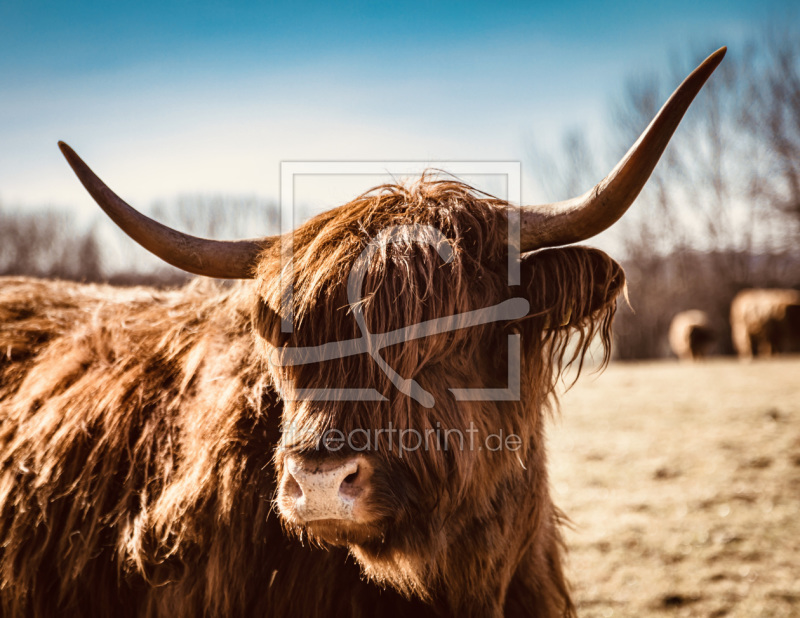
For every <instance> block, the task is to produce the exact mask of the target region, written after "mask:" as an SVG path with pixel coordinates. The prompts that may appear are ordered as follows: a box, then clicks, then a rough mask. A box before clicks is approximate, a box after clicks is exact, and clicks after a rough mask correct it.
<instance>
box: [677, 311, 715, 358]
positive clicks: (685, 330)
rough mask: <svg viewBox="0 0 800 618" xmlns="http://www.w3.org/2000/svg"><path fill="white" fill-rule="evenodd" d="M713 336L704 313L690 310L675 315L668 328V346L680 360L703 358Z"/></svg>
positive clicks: (712, 342)
mask: <svg viewBox="0 0 800 618" xmlns="http://www.w3.org/2000/svg"><path fill="white" fill-rule="evenodd" d="M714 339H715V334H714V329H713V328H711V320H709V317H708V314H707V313H706V312H705V311H700V310H699V309H690V310H688V311H681V312H680V313H677V314H675V317H674V318H672V322H671V323H670V326H669V345H670V347H671V348H672V351H673V352H674V353H675V356H677V357H678V358H679V359H681V360H699V359H701V358H705V356H706V355H707V354H708V352H709V350H710V349H711V346H712V345H713V344H714Z"/></svg>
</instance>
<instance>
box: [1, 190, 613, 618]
mask: <svg viewBox="0 0 800 618" xmlns="http://www.w3.org/2000/svg"><path fill="white" fill-rule="evenodd" d="M506 208H507V204H506V203H505V202H502V201H500V200H497V199H494V198H488V197H487V196H484V195H482V194H479V193H477V192H475V191H474V190H472V189H470V188H469V187H466V186H465V185H462V184H460V183H458V182H454V181H431V180H427V179H423V181H421V182H420V183H418V184H416V185H414V186H412V187H410V188H405V187H398V186H387V187H381V188H379V189H378V190H376V191H374V192H372V193H370V194H367V195H365V196H362V197H360V198H358V199H356V200H354V201H353V202H351V203H349V204H347V205H345V206H342V207H340V208H337V209H334V210H332V211H330V212H328V213H326V214H323V215H321V216H319V217H317V218H315V219H313V220H312V221H310V222H308V223H306V224H304V225H303V226H301V227H300V228H299V229H298V230H297V231H296V232H295V235H294V248H295V262H294V292H295V295H294V308H293V309H294V318H295V322H294V332H293V333H292V334H291V335H282V334H281V333H280V317H279V316H280V298H281V289H280V282H279V277H278V272H279V270H280V255H279V249H278V248H277V247H276V248H274V249H270V250H267V251H265V253H264V254H263V256H262V259H261V261H260V263H259V266H258V272H257V276H256V278H255V280H253V281H247V282H242V283H240V284H236V285H235V286H233V287H232V288H227V289H221V288H218V287H216V286H214V285H212V284H208V283H200V282H197V283H193V284H191V285H189V286H188V287H186V288H184V289H182V290H178V291H173V292H157V291H154V290H149V289H144V288H139V289H131V290H120V289H113V288H110V287H102V286H88V285H78V284H71V283H64V282H44V281H38V280H31V279H5V280H3V281H2V283H0V351H2V356H0V380H2V382H1V383H0V419H1V421H2V428H1V430H0V611H1V612H2V615H4V616H52V615H55V614H59V615H76V616H77V615H81V616H93V615H97V616H107V615H131V616H133V615H145V616H169V617H170V618H177V617H179V616H199V615H208V616H234V615H267V616H395V615H396V616H401V615H411V614H413V615H417V616H424V615H439V616H455V615H458V616H468V615H469V616H503V615H506V616H571V615H573V614H574V610H573V606H572V603H571V601H570V598H569V593H568V587H567V584H566V582H565V580H564V576H563V572H562V567H561V561H562V558H561V556H562V543H561V536H560V532H559V524H560V520H561V516H560V513H559V511H558V510H557V508H556V507H555V506H554V505H553V503H552V501H551V499H550V495H549V490H548V479H547V470H546V456H545V452H544V421H545V417H546V411H547V409H548V407H549V402H551V401H552V398H553V390H554V386H555V383H556V381H557V380H558V377H559V375H560V374H561V369H562V367H563V366H564V364H565V363H570V362H573V361H576V360H578V361H580V360H582V357H583V355H584V354H585V352H586V350H587V348H588V346H589V344H590V341H591V340H592V338H593V337H594V336H595V335H596V334H599V335H600V337H601V340H602V342H603V344H604V345H605V346H606V350H607V346H608V342H609V337H610V323H611V318H612V315H613V311H614V307H615V298H616V296H617V295H618V294H619V292H620V291H621V290H622V289H623V287H624V278H623V275H622V271H621V269H620V267H619V266H618V265H617V264H616V263H615V262H614V261H612V260H611V259H610V258H609V257H608V256H606V255H605V254H603V253H602V252H600V251H596V250H592V249H585V248H580V247H572V248H565V249H554V250H548V251H542V252H538V253H534V254H528V255H526V256H524V258H523V263H522V285H520V286H518V287H516V288H509V287H508V285H507V283H506V278H507V274H506V260H507V254H506V246H505V238H506ZM403 224H427V225H432V226H434V227H436V228H437V229H439V230H441V232H442V233H443V234H444V235H445V236H446V237H447V238H448V239H449V240H450V242H451V244H452V246H453V249H454V254H455V259H454V260H452V261H451V262H450V263H448V264H444V263H442V261H441V259H440V258H439V257H438V255H437V254H436V253H435V251H434V250H433V249H432V248H430V247H427V246H424V245H420V244H418V243H415V242H413V240H412V239H410V238H409V239H406V242H401V243H399V244H392V245H385V246H383V247H382V248H381V250H380V251H379V252H378V253H377V255H376V256H375V257H374V259H373V260H372V262H371V263H370V264H369V266H368V269H367V272H366V276H365V279H364V289H363V298H364V299H365V300H364V302H363V309H364V316H365V318H366V321H367V324H368V325H369V329H370V331H371V332H373V333H379V332H386V331H389V330H393V329H396V328H399V327H402V326H407V325H410V324H415V323H418V322H420V321H423V320H428V319H431V318H435V317H442V316H449V315H453V314H457V313H461V312H465V311H469V310H472V309H477V308H481V307H486V306H489V305H492V304H495V303H497V302H500V301H502V300H504V299H508V298H513V297H516V296H523V297H525V298H527V299H528V300H529V301H530V305H531V311H530V314H529V316H528V317H527V318H525V319H523V320H519V321H517V322H515V323H510V324H509V323H493V324H487V325H484V326H479V327H472V328H468V329H463V330H459V331H454V332H450V333H446V334H440V335H436V336H431V337H427V338H422V339H417V340H414V341H411V342H408V343H405V344H403V345H397V346H394V347H392V348H389V349H385V350H383V357H384V359H385V360H386V361H387V362H388V363H389V364H390V365H391V366H392V367H393V368H394V369H395V370H396V371H397V372H398V373H399V374H400V375H402V376H403V377H405V378H412V377H413V378H414V379H416V380H417V381H418V382H419V383H420V384H421V385H422V386H423V387H424V388H425V389H426V390H428V391H430V392H431V393H432V394H433V395H434V396H435V399H436V405H435V406H434V407H433V408H430V409H427V408H423V407H422V406H420V405H419V404H417V403H416V402H414V401H413V400H411V399H410V398H408V397H406V396H405V395H403V394H402V393H399V392H398V391H397V390H395V389H394V387H392V386H391V384H390V383H389V382H388V380H387V379H386V377H385V376H384V374H383V373H381V372H380V371H378V370H377V367H376V366H375V363H374V361H372V360H371V359H370V358H369V357H368V356H367V355H360V356H353V357H348V358H344V359H340V360H337V361H327V362H323V363H317V364H313V365H302V366H296V367H284V368H279V367H275V366H272V365H271V364H270V362H269V359H270V355H271V354H272V352H273V351H274V350H275V349H276V348H280V347H282V346H286V345H291V346H307V345H317V344H320V343H325V342H330V341H341V340H345V339H350V338H354V337H358V336H359V331H358V329H357V327H356V325H355V322H354V320H353V318H352V316H351V315H350V314H349V308H348V306H347V299H346V286H347V277H348V275H349V272H350V268H351V266H352V265H353V263H354V261H355V259H356V258H357V256H358V255H359V254H360V252H361V251H362V250H363V248H364V247H365V246H366V243H368V242H369V241H370V238H372V237H374V236H376V235H377V234H378V233H379V232H380V231H381V230H382V229H386V228H387V227H389V226H396V225H403ZM510 333H518V334H520V335H521V337H522V396H521V399H520V401H503V402H484V401H478V402H463V401H462V402H457V401H455V400H454V399H453V397H452V395H451V394H450V392H449V391H448V389H449V388H456V387H471V388H476V387H493V388H498V387H499V388H502V387H504V386H505V380H506V376H505V368H506V357H505V352H504V350H505V349H506V347H505V346H506V341H507V339H508V335H509V334H510ZM574 334H577V338H575V337H573V338H572V341H571V342H569V341H568V340H569V339H570V335H574ZM568 343H571V344H570V345H569V346H568ZM314 386H322V387H336V386H347V387H361V386H371V387H373V388H376V389H378V390H379V391H381V392H382V393H383V394H384V395H385V396H386V398H387V401H385V402H308V401H302V402H296V401H289V399H291V397H290V395H291V393H292V392H293V389H296V388H310V387H314ZM278 393H282V394H283V395H284V396H286V397H287V401H285V402H282V401H281V400H280V399H279V397H278ZM389 422H391V423H392V424H393V426H394V427H396V428H398V429H401V428H415V429H417V430H419V431H424V430H425V429H433V428H437V427H439V428H445V429H447V428H459V429H462V430H464V429H466V428H468V427H470V426H471V425H472V426H474V427H476V428H477V430H478V434H477V435H478V437H477V438H476V440H480V439H483V438H484V437H485V436H488V435H489V434H497V433H499V432H500V431H501V430H502V431H503V433H504V435H508V434H509V433H515V434H517V435H518V436H520V437H521V438H522V444H523V447H522V449H521V450H519V451H516V452H513V451H510V450H500V451H497V452H490V451H487V450H486V449H483V450H478V449H477V448H476V449H469V448H467V449H456V448H451V449H448V450H443V449H431V450H427V451H422V450H420V451H416V452H407V453H405V454H404V455H403V456H402V457H400V456H398V453H397V452H395V451H393V450H391V449H387V448H385V445H376V446H375V448H372V449H371V450H369V451H368V452H366V454H367V455H368V456H369V457H370V458H371V460H372V461H373V462H374V465H375V468H376V474H375V476H374V478H373V481H372V482H373V484H374V489H375V490H376V491H373V492H372V495H375V496H376V498H375V499H374V501H373V502H374V503H372V504H370V509H371V512H372V513H374V514H375V515H376V518H377V522H378V523H377V524H376V526H375V530H373V531H371V532H370V534H365V535H363V536H362V537H360V538H356V537H354V538H351V539H350V540H349V542H347V540H346V539H345V541H344V542H342V543H336V542H335V540H334V541H332V540H331V539H330V538H323V537H322V536H314V535H312V538H311V539H310V540H311V541H312V543H311V546H308V544H306V543H305V539H306V538H308V537H307V536H306V535H305V533H306V532H308V531H304V530H303V529H301V528H298V527H296V526H293V525H289V524H285V525H282V524H281V522H280V520H279V517H278V515H277V514H276V512H275V511H274V510H273V509H272V499H273V495H274V491H275V487H276V479H277V478H280V475H281V473H282V470H283V466H284V460H285V456H286V454H287V453H294V454H296V455H299V456H303V457H320V456H327V455H326V453H320V451H319V449H318V445H319V437H320V435H321V434H322V433H323V432H324V430H325V429H328V428H337V429H340V430H342V431H344V432H347V431H349V430H352V429H357V428H362V429H363V428H376V427H384V426H386V424H388V423H389ZM276 446H279V448H277V449H276ZM284 528H287V529H288V532H289V533H290V534H289V535H288V536H287V534H286V532H287V530H284ZM318 544H321V545H325V546H326V548H325V549H319V548H317V547H316V545H318ZM348 554H349V557H348Z"/></svg>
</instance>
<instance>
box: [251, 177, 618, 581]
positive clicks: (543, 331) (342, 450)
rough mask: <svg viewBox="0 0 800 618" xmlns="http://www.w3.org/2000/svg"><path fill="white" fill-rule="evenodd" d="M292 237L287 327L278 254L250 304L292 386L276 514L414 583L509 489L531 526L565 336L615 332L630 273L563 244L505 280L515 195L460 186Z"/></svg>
mask: <svg viewBox="0 0 800 618" xmlns="http://www.w3.org/2000/svg"><path fill="white" fill-rule="evenodd" d="M387 230H389V231H388V232H387ZM371 242H372V243H373V244H372V246H371V247H370V243H371ZM294 247H295V255H294V286H293V287H294V289H293V292H294V302H293V306H292V311H293V322H294V323H293V330H292V333H291V334H283V333H281V319H280V315H281V311H282V309H281V299H282V291H281V283H280V281H279V278H277V277H275V276H274V273H275V272H277V269H276V268H275V264H272V263H270V262H271V261H273V260H278V259H279V258H278V256H277V252H276V253H275V254H274V255H272V257H269V256H268V257H267V259H265V263H264V264H263V265H262V268H263V270H264V273H265V276H263V277H262V278H260V296H259V304H258V308H257V310H256V325H257V332H258V334H259V336H260V337H261V338H262V340H263V342H264V344H265V345H264V353H265V354H266V355H267V357H268V359H269V365H270V371H271V373H272V376H273V378H274V381H275V384H276V386H277V388H278V389H279V391H280V392H281V394H282V395H283V398H284V412H283V439H282V442H281V444H280V448H279V449H278V450H277V454H276V463H277V474H278V477H279V491H278V496H277V505H278V508H279V511H280V514H281V516H282V518H283V520H284V522H285V523H286V525H287V528H288V529H289V530H291V531H294V532H296V533H298V534H302V535H308V536H309V537H310V538H311V539H314V540H316V541H318V542H320V543H326V544H347V545H350V546H351V548H352V549H353V551H354V553H355V554H356V555H357V556H358V557H359V559H360V560H361V561H362V563H363V564H364V566H365V567H366V568H367V571H368V572H370V573H371V574H372V575H374V576H376V577H380V578H381V579H383V580H387V581H389V582H391V583H393V584H395V585H397V586H398V587H400V588H406V589H409V588H410V589H413V590H415V591H418V592H419V591H420V586H422V585H423V584H422V583H421V582H424V581H431V579H435V577H432V576H435V574H436V571H437V569H438V568H440V567H441V562H442V561H443V560H445V558H446V555H447V551H448V546H449V545H450V544H451V543H453V542H454V540H455V539H458V538H461V537H462V536H463V535H464V534H469V532H466V531H468V530H469V529H470V527H472V526H475V525H476V521H480V519H481V518H486V517H491V516H492V514H493V513H495V512H496V510H497V509H498V508H504V507H502V505H501V502H502V501H504V500H507V499H508V494H509V492H511V495H512V496H513V493H514V492H519V498H520V499H519V500H517V501H516V503H517V505H518V508H519V510H520V512H519V513H513V514H510V515H509V517H512V518H514V517H519V519H520V522H522V521H526V520H527V519H529V518H530V516H531V512H530V511H531V510H532V509H534V508H536V504H535V502H536V501H535V500H531V499H529V498H530V495H531V494H536V493H537V492H539V493H540V494H541V495H540V496H539V497H540V498H541V499H543V500H544V499H546V491H545V490H544V489H543V488H542V487H539V485H541V484H542V482H543V479H544V478H545V471H544V463H545V461H544V455H543V448H542V446H543V445H542V436H541V432H542V426H541V418H540V416H541V414H542V411H543V409H545V408H546V400H547V398H548V396H549V395H550V393H551V390H552V388H553V382H554V379H555V377H556V376H557V375H558V373H559V369H560V363H561V362H562V359H563V358H564V354H565V350H566V347H565V346H566V343H567V337H568V334H569V333H571V332H575V331H576V330H577V331H578V332H580V334H581V337H582V339H581V341H580V342H579V343H578V345H577V346H576V347H575V348H574V351H575V352H576V353H581V352H583V351H584V350H585V349H586V348H587V346H588V344H589V339H590V338H591V336H592V335H594V334H595V333H597V332H602V334H603V335H604V338H605V341H606V342H607V339H608V327H609V319H610V316H611V313H612V312H613V307H614V299H615V298H616V296H617V294H618V293H619V291H620V290H621V289H622V287H623V276H622V272H621V270H620V268H619V266H618V265H617V264H616V263H615V262H613V261H612V260H610V259H609V258H608V257H607V256H606V255H605V254H603V253H602V252H599V251H596V250H592V249H585V248H580V247H573V248H566V249H553V250H548V251H543V252H540V253H538V254H530V255H529V256H527V257H526V259H524V260H523V262H522V267H521V269H520V270H521V276H520V282H521V285H518V286H509V284H508V271H507V255H508V247H507V233H506V205H505V204H503V203H501V202H499V201H497V200H486V199H480V198H479V197H477V196H476V194H475V192H473V191H472V190H470V189H469V188H468V187H466V186H464V185H461V184H459V183H455V182H438V183H437V182H422V183H420V184H418V185H416V186H415V187H413V188H411V189H403V188H399V187H397V188H391V189H384V190H383V192H382V193H379V194H376V195H373V196H369V197H366V198H363V199H360V200H357V201H355V202H353V203H351V204H348V205H346V206H343V207H341V208H340V209H337V210H334V211H332V212H330V213H326V214H325V215H323V216H321V217H320V218H318V219H316V220H313V221H311V222H309V223H308V224H306V225H305V226H303V227H302V228H301V229H299V230H298V231H297V232H296V233H295V238H294ZM365 249H366V250H365ZM266 273H271V276H266ZM356 293H357V302H356V303H354V302H353V301H354V294H356ZM487 310H488V311H489V312H490V313H486V312H487ZM283 311H284V312H285V308H284V309H283ZM492 311H493V313H491V312H492ZM448 318H449V320H448ZM409 327H416V328H409ZM370 337H371V338H372V342H373V348H372V353H370V349H369V346H368V345H367V343H366V342H365V338H367V339H369V338H370ZM380 337H384V338H385V339H381V340H380V341H377V342H376V341H375V339H376V338H380ZM391 337H397V338H394V339H393V338H391ZM324 344H328V345H324ZM358 345H361V346H362V347H360V348H357V349H354V346H358ZM304 355H305V356H304ZM570 358H571V357H570ZM567 360H569V359H567ZM479 389H481V390H479ZM501 494H506V495H505V496H501ZM523 496H524V498H523ZM540 506H541V505H540Z"/></svg>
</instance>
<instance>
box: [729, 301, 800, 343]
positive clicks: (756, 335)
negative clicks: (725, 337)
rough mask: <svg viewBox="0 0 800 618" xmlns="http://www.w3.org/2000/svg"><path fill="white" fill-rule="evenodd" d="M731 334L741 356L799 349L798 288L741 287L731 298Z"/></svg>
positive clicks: (799, 315)
mask: <svg viewBox="0 0 800 618" xmlns="http://www.w3.org/2000/svg"><path fill="white" fill-rule="evenodd" d="M731 336H732V338H733V344H734V346H735V348H736V351H737V352H738V353H739V357H740V358H743V359H751V358H753V357H754V356H772V355H773V354H780V353H785V352H800V291H798V290H780V289H750V290H742V291H741V292H739V293H738V294H737V295H736V297H735V298H734V299H733V302H731Z"/></svg>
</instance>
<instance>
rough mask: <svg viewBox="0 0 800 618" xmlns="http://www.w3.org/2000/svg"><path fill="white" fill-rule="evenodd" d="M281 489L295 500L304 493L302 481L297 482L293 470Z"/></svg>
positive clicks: (288, 474)
mask: <svg viewBox="0 0 800 618" xmlns="http://www.w3.org/2000/svg"><path fill="white" fill-rule="evenodd" d="M281 491H282V492H283V494H284V495H285V496H286V497H287V498H292V499H294V500H297V499H298V498H300V497H301V496H302V495H303V488H302V487H300V483H298V482H297V480H296V479H295V478H294V475H292V473H291V472H288V473H287V475H286V480H285V481H284V483H283V487H282V488H281Z"/></svg>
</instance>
